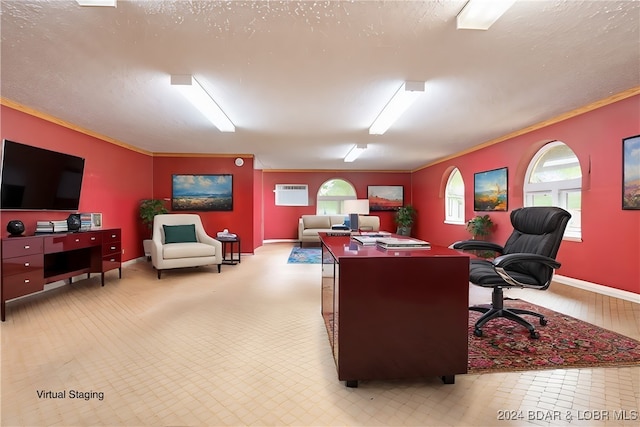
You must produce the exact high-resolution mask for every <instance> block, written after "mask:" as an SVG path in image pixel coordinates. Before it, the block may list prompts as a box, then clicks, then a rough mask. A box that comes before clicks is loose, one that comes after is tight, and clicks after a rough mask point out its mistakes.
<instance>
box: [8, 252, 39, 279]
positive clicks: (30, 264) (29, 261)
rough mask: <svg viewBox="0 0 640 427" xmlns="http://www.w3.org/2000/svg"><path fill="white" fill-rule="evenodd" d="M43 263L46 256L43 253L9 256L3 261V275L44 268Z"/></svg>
mask: <svg viewBox="0 0 640 427" xmlns="http://www.w3.org/2000/svg"><path fill="white" fill-rule="evenodd" d="M43 265H44V257H43V256H42V254H37V255H27V256H21V257H15V258H7V259H4V260H3V261H2V277H7V276H13V275H16V274H25V273H29V272H31V271H33V270H42V267H43Z"/></svg>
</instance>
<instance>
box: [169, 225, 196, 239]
mask: <svg viewBox="0 0 640 427" xmlns="http://www.w3.org/2000/svg"><path fill="white" fill-rule="evenodd" d="M162 227H163V228H164V242H165V243H186V242H197V241H198V240H197V239H196V226H195V225H193V224H188V225H163V226H162Z"/></svg>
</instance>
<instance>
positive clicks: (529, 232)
mask: <svg viewBox="0 0 640 427" xmlns="http://www.w3.org/2000/svg"><path fill="white" fill-rule="evenodd" d="M570 218H571V214H570V213H569V212H567V211H565V210H564V209H561V208H558V207H546V206H544V207H543V206H539V207H538V206H536V207H526V208H520V209H516V210H514V211H512V212H511V225H513V233H512V234H511V236H509V238H508V239H507V242H506V243H505V245H504V254H512V253H532V254H538V255H544V256H546V257H549V258H553V259H555V258H556V255H557V254H558V249H559V248H560V243H562V236H563V235H564V230H565V228H566V227H567V223H568V222H569V219H570ZM507 270H511V271H517V272H519V273H523V274H528V275H531V276H534V277H535V278H536V279H537V280H538V282H539V283H540V284H544V283H547V282H548V281H550V280H551V277H552V276H553V269H552V268H550V267H547V266H544V265H542V264H539V263H531V262H523V263H520V264H517V265H515V264H512V265H510V266H509V267H508V268H507Z"/></svg>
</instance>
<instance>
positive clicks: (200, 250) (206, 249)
mask: <svg viewBox="0 0 640 427" xmlns="http://www.w3.org/2000/svg"><path fill="white" fill-rule="evenodd" d="M151 262H152V263H153V266H154V268H155V269H156V270H158V279H160V276H161V272H162V270H167V269H170V268H183V267H199V266H202V265H217V266H218V273H220V267H221V265H222V243H221V242H220V241H219V240H216V239H214V238H213V237H211V236H209V235H207V233H206V232H205V230H204V227H203V226H202V220H201V219H200V216H199V215H197V214H160V215H156V216H155V217H154V218H153V237H152V245H151Z"/></svg>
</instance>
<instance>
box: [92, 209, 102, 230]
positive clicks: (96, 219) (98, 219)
mask: <svg viewBox="0 0 640 427" xmlns="http://www.w3.org/2000/svg"><path fill="white" fill-rule="evenodd" d="M101 228H102V214H101V213H92V214H91V229H92V230H99V229H101Z"/></svg>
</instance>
